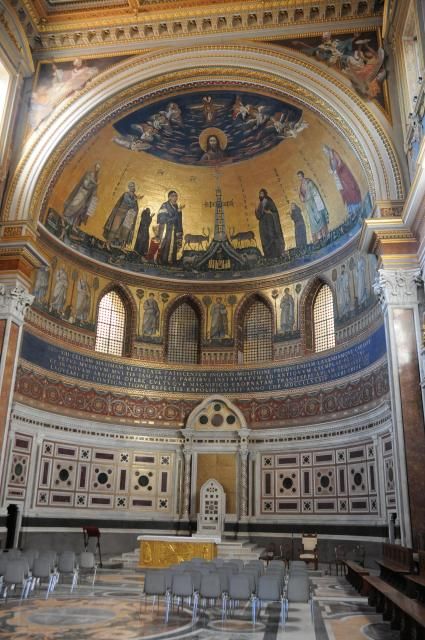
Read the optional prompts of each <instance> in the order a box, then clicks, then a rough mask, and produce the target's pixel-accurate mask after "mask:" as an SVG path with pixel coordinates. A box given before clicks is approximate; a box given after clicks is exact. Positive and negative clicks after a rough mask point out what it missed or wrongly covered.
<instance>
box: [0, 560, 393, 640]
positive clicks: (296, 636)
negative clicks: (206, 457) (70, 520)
mask: <svg viewBox="0 0 425 640" xmlns="http://www.w3.org/2000/svg"><path fill="white" fill-rule="evenodd" d="M142 585H143V575H142V574H141V573H140V572H135V571H131V570H115V571H113V570H103V571H100V572H99V575H98V578H97V579H96V583H95V586H94V587H93V586H92V585H91V583H90V582H89V581H88V580H87V578H85V579H84V580H83V581H81V582H80V584H79V585H78V586H77V588H76V590H75V591H74V593H72V594H71V593H70V585H69V582H65V583H64V584H59V585H58V586H57V587H56V589H55V591H54V594H52V595H51V596H50V598H49V599H48V600H46V599H45V598H44V596H45V589H44V588H42V589H40V590H38V591H36V592H34V593H33V594H31V596H30V598H29V599H28V600H26V601H24V602H22V603H20V602H19V601H18V600H17V599H16V598H13V597H12V598H10V599H9V600H8V602H3V603H0V640H3V639H4V640H184V639H187V640H365V639H366V640H367V639H370V640H399V634H398V632H395V631H392V630H391V629H390V627H389V625H388V624H387V623H384V622H383V621H382V618H381V616H379V615H377V614H376V613H375V610H374V609H372V608H371V607H369V606H368V604H367V600H366V599H365V598H362V597H360V596H359V595H358V594H357V592H356V591H355V590H354V589H352V587H351V586H350V585H349V584H348V582H347V581H346V580H345V578H340V577H334V576H324V577H317V576H314V577H313V578H312V586H313V604H314V620H312V616H311V611H310V605H309V604H292V605H290V607H289V614H288V620H287V622H286V625H285V628H284V629H283V628H282V626H281V624H280V620H279V613H280V609H279V605H277V604H270V605H268V606H267V607H265V608H263V609H262V611H261V612H260V616H259V618H258V620H257V622H256V623H255V624H253V623H252V620H251V610H250V607H249V606H245V607H244V608H241V609H239V610H238V611H237V612H235V613H234V614H233V615H232V616H230V617H228V618H227V619H226V620H224V621H223V620H222V615H221V610H220V608H219V607H215V608H214V607H211V608H207V609H206V610H205V611H204V610H201V611H199V615H198V616H197V618H196V620H195V622H194V623H192V615H191V611H190V610H189V609H187V608H186V609H183V610H182V609H179V610H178V611H177V610H176V609H174V610H173V611H172V612H171V615H170V618H169V620H168V623H165V611H164V603H163V602H161V603H160V604H159V606H158V605H155V607H152V602H151V601H149V602H148V603H147V604H146V605H145V603H144V602H142V601H141V597H140V594H141V591H142Z"/></svg>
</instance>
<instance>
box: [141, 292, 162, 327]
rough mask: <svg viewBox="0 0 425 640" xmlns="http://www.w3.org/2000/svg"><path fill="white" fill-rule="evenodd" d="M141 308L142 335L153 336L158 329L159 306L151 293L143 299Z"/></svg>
mask: <svg viewBox="0 0 425 640" xmlns="http://www.w3.org/2000/svg"><path fill="white" fill-rule="evenodd" d="M143 310H144V314H143V326H142V335H144V336H153V335H154V333H157V332H158V330H159V307H158V303H157V301H156V300H155V297H154V294H153V293H150V294H149V298H148V299H147V300H145V302H144V304H143Z"/></svg>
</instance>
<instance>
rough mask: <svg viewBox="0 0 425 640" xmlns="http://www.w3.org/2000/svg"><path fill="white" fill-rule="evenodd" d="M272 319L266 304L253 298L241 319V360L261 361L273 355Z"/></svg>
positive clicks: (269, 358) (270, 358)
mask: <svg viewBox="0 0 425 640" xmlns="http://www.w3.org/2000/svg"><path fill="white" fill-rule="evenodd" d="M272 336H273V320H272V314H271V311H270V309H269V308H268V306H267V305H266V304H265V303H264V302H263V301H262V300H255V301H254V302H253V303H252V304H251V305H250V306H249V307H248V310H247V312H246V314H245V317H244V320H243V361H244V362H263V361H265V360H272V357H273V344H272Z"/></svg>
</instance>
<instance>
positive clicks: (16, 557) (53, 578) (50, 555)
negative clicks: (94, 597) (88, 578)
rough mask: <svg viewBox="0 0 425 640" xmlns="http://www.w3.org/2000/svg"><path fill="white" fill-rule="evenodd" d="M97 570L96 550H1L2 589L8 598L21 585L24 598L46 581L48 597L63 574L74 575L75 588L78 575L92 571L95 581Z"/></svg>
mask: <svg viewBox="0 0 425 640" xmlns="http://www.w3.org/2000/svg"><path fill="white" fill-rule="evenodd" d="M96 571H97V565H96V563H95V558H94V554H93V553H92V552H90V551H84V552H82V553H80V554H79V555H78V556H77V554H75V552H74V551H62V552H60V553H57V552H56V551H49V550H46V551H39V550H38V549H26V550H24V551H21V550H20V549H9V550H7V551H3V552H2V553H0V593H1V595H2V597H3V598H4V599H7V597H8V594H9V592H10V591H16V590H17V589H19V588H20V589H21V600H22V599H23V598H27V597H28V596H29V594H30V592H31V591H33V590H34V589H35V588H36V587H39V586H40V585H41V583H44V582H45V583H46V584H47V589H46V599H47V598H48V597H49V594H50V593H51V592H52V591H53V590H54V588H55V586H56V584H57V583H58V581H59V578H60V577H61V576H62V577H64V576H70V577H71V592H72V591H73V590H74V588H75V587H76V585H77V582H78V577H79V575H85V574H86V575H92V576H93V577H92V585H94V582H95V579H96Z"/></svg>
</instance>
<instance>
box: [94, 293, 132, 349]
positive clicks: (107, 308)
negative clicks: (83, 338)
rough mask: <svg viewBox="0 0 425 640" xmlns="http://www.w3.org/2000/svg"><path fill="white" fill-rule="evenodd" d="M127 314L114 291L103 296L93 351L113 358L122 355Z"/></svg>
mask: <svg viewBox="0 0 425 640" xmlns="http://www.w3.org/2000/svg"><path fill="white" fill-rule="evenodd" d="M126 323H127V314H126V310H125V307H124V303H123V301H122V299H121V296H120V295H119V294H118V293H117V292H116V291H110V292H109V293H107V294H105V295H104V296H103V298H102V299H101V301H100V303H99V311H98V314H97V325H96V345H95V350H96V351H101V352H102V353H110V354H111V355H114V356H122V355H123V354H124V344H125V329H126Z"/></svg>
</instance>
